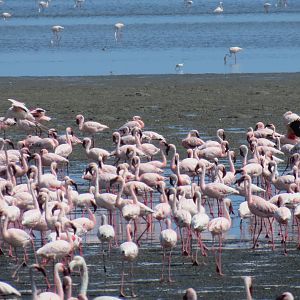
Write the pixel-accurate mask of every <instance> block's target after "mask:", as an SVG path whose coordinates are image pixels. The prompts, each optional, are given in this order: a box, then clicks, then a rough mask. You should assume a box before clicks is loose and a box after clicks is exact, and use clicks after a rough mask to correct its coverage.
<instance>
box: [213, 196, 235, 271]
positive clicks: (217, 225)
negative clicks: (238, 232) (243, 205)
mask: <svg viewBox="0 0 300 300" xmlns="http://www.w3.org/2000/svg"><path fill="white" fill-rule="evenodd" d="M223 204H224V217H218V218H214V219H212V220H210V221H209V223H208V226H207V228H208V230H209V231H210V232H211V235H212V239H213V246H212V247H213V252H214V254H215V248H214V243H215V237H216V236H218V237H219V258H217V257H216V255H215V262H216V270H217V272H218V273H219V274H220V275H223V273H222V257H221V254H222V240H223V235H224V233H225V232H227V231H228V230H229V229H230V228H231V218H230V215H229V210H228V209H229V208H230V206H231V200H230V199H229V198H225V199H223Z"/></svg>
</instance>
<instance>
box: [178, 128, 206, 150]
mask: <svg viewBox="0 0 300 300" xmlns="http://www.w3.org/2000/svg"><path fill="white" fill-rule="evenodd" d="M203 144H204V141H203V140H201V139H200V134H199V132H198V130H196V129H193V130H191V131H190V132H189V133H188V135H187V137H186V138H185V139H183V140H182V141H181V145H182V146H183V147H184V148H186V149H190V148H192V149H193V148H196V147H198V146H201V145H203Z"/></svg>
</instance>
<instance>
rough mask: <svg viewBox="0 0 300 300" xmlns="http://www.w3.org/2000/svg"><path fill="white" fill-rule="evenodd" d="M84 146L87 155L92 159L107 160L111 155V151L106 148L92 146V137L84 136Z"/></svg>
mask: <svg viewBox="0 0 300 300" xmlns="http://www.w3.org/2000/svg"><path fill="white" fill-rule="evenodd" d="M82 146H83V148H84V149H85V154H86V156H87V157H88V158H89V159H90V160H93V161H96V162H98V161H99V160H100V158H101V159H102V161H105V160H106V159H107V158H108V157H109V156H110V153H109V152H108V151H106V150H105V149H101V148H91V146H92V141H91V139H90V138H84V139H83V142H82Z"/></svg>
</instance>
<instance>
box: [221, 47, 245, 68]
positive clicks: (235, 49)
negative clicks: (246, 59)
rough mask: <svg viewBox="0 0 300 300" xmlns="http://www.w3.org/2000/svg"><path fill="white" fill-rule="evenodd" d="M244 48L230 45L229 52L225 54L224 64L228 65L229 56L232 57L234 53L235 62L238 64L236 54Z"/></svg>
mask: <svg viewBox="0 0 300 300" xmlns="http://www.w3.org/2000/svg"><path fill="white" fill-rule="evenodd" d="M242 50H243V48H240V47H230V48H229V54H228V53H227V54H225V56H224V64H225V65H226V63H227V57H231V56H232V54H233V55H234V63H235V64H236V54H237V53H238V52H240V51H242Z"/></svg>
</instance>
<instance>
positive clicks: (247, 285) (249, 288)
mask: <svg viewBox="0 0 300 300" xmlns="http://www.w3.org/2000/svg"><path fill="white" fill-rule="evenodd" d="M242 278H243V279H244V285H245V290H246V295H247V300H252V293H253V287H252V278H251V277H250V276H243V277H242Z"/></svg>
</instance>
